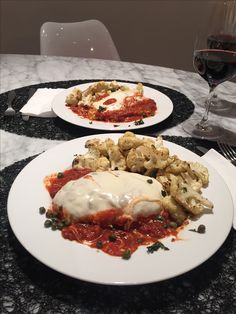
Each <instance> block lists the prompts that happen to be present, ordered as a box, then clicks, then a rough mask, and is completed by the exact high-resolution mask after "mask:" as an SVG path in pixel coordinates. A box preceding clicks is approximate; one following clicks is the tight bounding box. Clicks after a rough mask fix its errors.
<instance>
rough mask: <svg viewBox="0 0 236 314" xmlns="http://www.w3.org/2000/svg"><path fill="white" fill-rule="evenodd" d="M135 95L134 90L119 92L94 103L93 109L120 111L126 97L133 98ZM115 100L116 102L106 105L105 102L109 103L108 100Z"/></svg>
mask: <svg viewBox="0 0 236 314" xmlns="http://www.w3.org/2000/svg"><path fill="white" fill-rule="evenodd" d="M133 95H134V90H132V89H128V90H125V91H122V90H117V91H115V92H113V93H111V94H110V95H109V96H107V97H104V98H103V99H101V100H99V101H95V102H94V103H93V107H95V108H96V109H98V108H99V107H104V108H106V110H108V111H111V110H118V109H120V108H121V107H122V104H123V101H124V99H125V97H127V96H133ZM111 98H115V99H116V102H114V103H112V104H110V105H104V102H105V101H107V100H108V99H111Z"/></svg>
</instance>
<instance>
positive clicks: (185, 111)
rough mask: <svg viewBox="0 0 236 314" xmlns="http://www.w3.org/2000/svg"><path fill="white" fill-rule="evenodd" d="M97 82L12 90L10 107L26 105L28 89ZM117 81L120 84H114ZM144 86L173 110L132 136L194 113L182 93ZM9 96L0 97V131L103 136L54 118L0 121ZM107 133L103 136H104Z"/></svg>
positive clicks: (67, 84)
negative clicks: (157, 93)
mask: <svg viewBox="0 0 236 314" xmlns="http://www.w3.org/2000/svg"><path fill="white" fill-rule="evenodd" d="M94 81H99V79H97V80H73V81H59V82H49V83H41V84H36V85H30V86H26V87H22V88H18V89H15V93H16V98H15V100H14V101H13V107H14V108H15V109H16V110H17V111H19V110H20V109H21V108H22V107H23V106H24V105H25V104H26V102H27V100H28V97H29V91H30V88H32V87H33V88H36V89H37V88H69V87H71V86H75V85H79V84H83V83H88V82H94ZM117 81H120V80H117ZM124 82H128V83H137V82H131V81H124ZM143 84H144V85H145V86H148V87H151V88H154V89H156V90H158V91H160V92H162V93H164V94H166V95H167V96H168V97H169V98H170V99H171V100H172V102H173V105H174V109H173V112H172V114H171V115H170V117H168V118H167V119H166V120H165V121H163V122H161V123H159V124H157V125H154V126H151V127H147V128H142V129H137V130H135V132H136V133H141V134H142V133H144V134H145V133H149V134H151V133H157V132H159V131H160V130H163V129H165V128H167V127H168V128H171V127H174V126H176V125H178V124H179V123H181V122H183V121H184V120H186V119H187V118H188V117H189V116H190V115H191V114H192V113H193V111H194V104H193V103H192V102H191V101H190V100H189V99H188V98H187V97H186V96H185V95H184V94H182V93H180V92H178V91H176V90H173V89H170V88H167V87H163V86H158V85H153V84H149V83H143ZM9 92H10V91H8V92H6V93H3V94H1V98H0V123H1V129H3V130H5V131H8V132H11V133H15V134H18V135H26V136H29V137H37V138H46V139H53V140H69V139H73V138H77V137H81V136H84V135H90V134H95V133H98V132H99V133H105V131H100V130H95V129H89V128H84V127H79V126H76V125H73V124H71V123H68V122H66V121H64V120H63V119H61V118H59V117H56V118H37V117H30V119H29V120H28V121H23V120H22V118H21V116H20V115H19V114H18V115H16V116H15V117H14V118H9V117H3V112H4V110H5V109H6V103H7V99H8V95H9ZM106 133H107V132H106Z"/></svg>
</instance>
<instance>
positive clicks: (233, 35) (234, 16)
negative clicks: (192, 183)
mask: <svg viewBox="0 0 236 314" xmlns="http://www.w3.org/2000/svg"><path fill="white" fill-rule="evenodd" d="M235 3H236V1H235V0H233V1H232V0H231V1H230V0H229V1H221V2H220V3H218V4H217V9H218V10H219V13H220V15H218V14H217V15H214V18H213V20H211V21H210V23H211V25H210V27H209V28H208V30H207V31H200V32H199V34H198V35H197V38H196V42H195V46H194V53H193V65H194V68H195V70H196V71H197V72H198V73H199V74H200V75H201V77H202V78H204V79H205V80H206V81H207V83H208V85H209V95H208V97H207V99H206V101H205V112H204V114H203V117H202V119H201V120H200V121H198V120H196V119H190V120H189V121H186V122H185V123H184V124H183V129H184V130H185V131H186V132H187V133H188V134H190V135H192V136H193V137H198V138H204V139H210V140H213V139H217V138H219V137H221V136H222V135H223V129H222V127H220V126H218V125H215V124H213V123H210V121H209V119H208V116H209V111H210V109H211V106H212V104H213V100H214V99H213V98H214V96H215V95H214V91H215V88H216V87H217V86H218V85H219V84H221V83H223V82H225V81H228V80H230V79H232V78H233V77H234V76H235V75H236V4H235ZM216 16H217V18H216Z"/></svg>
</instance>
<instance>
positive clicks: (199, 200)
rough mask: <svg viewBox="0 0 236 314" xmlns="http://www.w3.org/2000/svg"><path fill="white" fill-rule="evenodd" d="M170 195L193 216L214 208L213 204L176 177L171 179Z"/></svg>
mask: <svg viewBox="0 0 236 314" xmlns="http://www.w3.org/2000/svg"><path fill="white" fill-rule="evenodd" d="M170 195H171V196H172V197H173V198H174V199H175V200H176V201H177V202H178V203H179V204H181V205H182V206H183V207H184V208H185V209H186V210H187V211H189V212H190V213H191V214H193V215H198V214H200V213H201V212H203V210H205V209H212V208H213V203H212V202H210V201H209V200H208V199H206V198H204V197H203V196H201V195H200V194H199V193H198V192H197V191H195V190H193V188H192V187H191V186H190V185H188V184H186V183H184V182H181V180H179V179H178V177H176V176H174V175H172V177H171V185H170Z"/></svg>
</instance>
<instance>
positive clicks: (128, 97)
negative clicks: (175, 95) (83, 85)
mask: <svg viewBox="0 0 236 314" xmlns="http://www.w3.org/2000/svg"><path fill="white" fill-rule="evenodd" d="M66 106H68V108H69V109H70V110H72V111H73V112H74V113H75V114H77V115H78V116H80V117H82V118H85V119H88V120H90V121H103V122H112V123H121V122H132V121H142V120H143V119H144V118H147V117H151V116H154V115H155V114H156V112H157V105H156V102H155V101H154V100H153V99H150V98H148V97H145V96H144V91H143V85H142V84H141V83H138V84H137V85H136V87H135V88H130V87H129V86H127V85H120V84H118V82H116V81H112V82H104V81H100V82H97V83H94V84H92V85H90V86H89V87H88V88H87V89H86V90H84V91H81V90H80V89H79V88H74V89H73V91H72V92H71V93H70V94H69V95H68V96H67V98H66Z"/></svg>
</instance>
